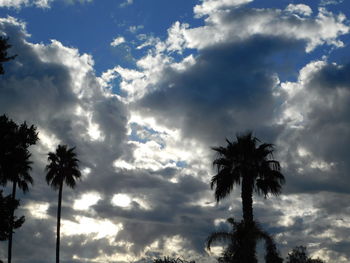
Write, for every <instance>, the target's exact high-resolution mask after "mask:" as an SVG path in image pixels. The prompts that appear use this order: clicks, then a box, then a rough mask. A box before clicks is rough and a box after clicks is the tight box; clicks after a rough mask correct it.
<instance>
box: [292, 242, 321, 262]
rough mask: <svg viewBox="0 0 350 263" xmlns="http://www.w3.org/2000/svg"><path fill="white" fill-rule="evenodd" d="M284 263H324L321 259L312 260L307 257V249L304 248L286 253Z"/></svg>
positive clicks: (299, 247)
mask: <svg viewBox="0 0 350 263" xmlns="http://www.w3.org/2000/svg"><path fill="white" fill-rule="evenodd" d="M286 263H325V262H324V261H323V260H322V259H320V258H317V259H312V258H310V257H308V255H307V249H306V247H304V246H297V247H295V248H294V249H293V250H292V252H290V253H288V256H287V261H286Z"/></svg>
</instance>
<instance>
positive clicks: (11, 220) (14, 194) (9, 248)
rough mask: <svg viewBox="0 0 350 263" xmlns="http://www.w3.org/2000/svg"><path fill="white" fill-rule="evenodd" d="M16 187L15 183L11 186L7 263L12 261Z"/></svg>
mask: <svg viewBox="0 0 350 263" xmlns="http://www.w3.org/2000/svg"><path fill="white" fill-rule="evenodd" d="M16 186H17V181H14V182H13V186H12V196H11V197H12V200H11V201H12V204H11V218H10V233H9V243H8V251H7V262H8V263H11V260H12V232H13V220H14V213H15V209H14V206H13V204H14V203H15V198H16Z"/></svg>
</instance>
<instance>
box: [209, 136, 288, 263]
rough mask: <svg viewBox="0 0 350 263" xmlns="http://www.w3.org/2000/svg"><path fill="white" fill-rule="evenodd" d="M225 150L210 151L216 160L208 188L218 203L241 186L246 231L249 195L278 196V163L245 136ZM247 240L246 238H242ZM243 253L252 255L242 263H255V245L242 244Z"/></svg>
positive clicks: (250, 219)
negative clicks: (245, 246) (237, 186)
mask: <svg viewBox="0 0 350 263" xmlns="http://www.w3.org/2000/svg"><path fill="white" fill-rule="evenodd" d="M226 142H227V146H226V147H213V148H212V149H213V150H214V151H216V152H217V154H218V156H217V158H216V159H215V160H214V162H213V165H214V166H216V167H217V174H216V175H214V176H213V177H212V179H211V188H212V189H213V188H215V198H216V201H217V202H219V201H220V200H221V199H223V198H225V197H226V196H228V195H229V194H230V192H231V191H232V189H233V187H234V185H241V199H242V210H243V220H244V223H245V225H246V227H249V225H251V227H252V228H253V227H254V218H253V192H254V191H255V192H257V193H258V194H263V195H264V196H265V197H267V195H268V194H273V195H278V194H280V192H281V188H282V184H283V183H284V176H283V174H282V173H281V167H280V164H279V162H278V161H276V160H274V159H273V151H274V146H273V145H272V144H268V143H262V144H260V145H258V143H259V142H260V141H259V140H258V139H257V138H256V137H254V136H253V135H252V133H251V132H248V133H246V134H243V135H237V136H236V141H234V142H231V141H229V140H227V139H226ZM246 237H247V238H249V236H246ZM246 245H247V246H249V249H247V251H248V250H249V251H250V254H251V255H252V257H251V259H250V260H248V258H246V263H254V262H257V261H256V259H255V256H254V255H255V248H256V241H255V240H254V239H250V240H249V241H246Z"/></svg>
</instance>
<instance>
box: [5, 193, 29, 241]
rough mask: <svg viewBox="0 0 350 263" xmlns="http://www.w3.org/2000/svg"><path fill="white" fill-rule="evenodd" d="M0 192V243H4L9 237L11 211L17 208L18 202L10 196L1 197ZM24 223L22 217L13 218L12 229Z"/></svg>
mask: <svg viewBox="0 0 350 263" xmlns="http://www.w3.org/2000/svg"><path fill="white" fill-rule="evenodd" d="M2 193H3V191H2V190H0V241H5V240H7V239H8V238H9V236H10V231H11V216H12V211H14V210H15V209H17V208H18V206H19V201H18V200H17V199H15V200H12V197H11V195H7V196H3V194H2ZM23 223H24V216H21V217H20V218H17V217H15V216H14V218H13V229H16V228H19V227H20V226H21V225H22V224H23Z"/></svg>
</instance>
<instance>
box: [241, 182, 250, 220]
mask: <svg viewBox="0 0 350 263" xmlns="http://www.w3.org/2000/svg"><path fill="white" fill-rule="evenodd" d="M241 198H242V210H243V219H244V222H245V223H246V224H251V223H253V180H252V179H251V178H249V176H247V177H244V178H243V180H242V192H241Z"/></svg>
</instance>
